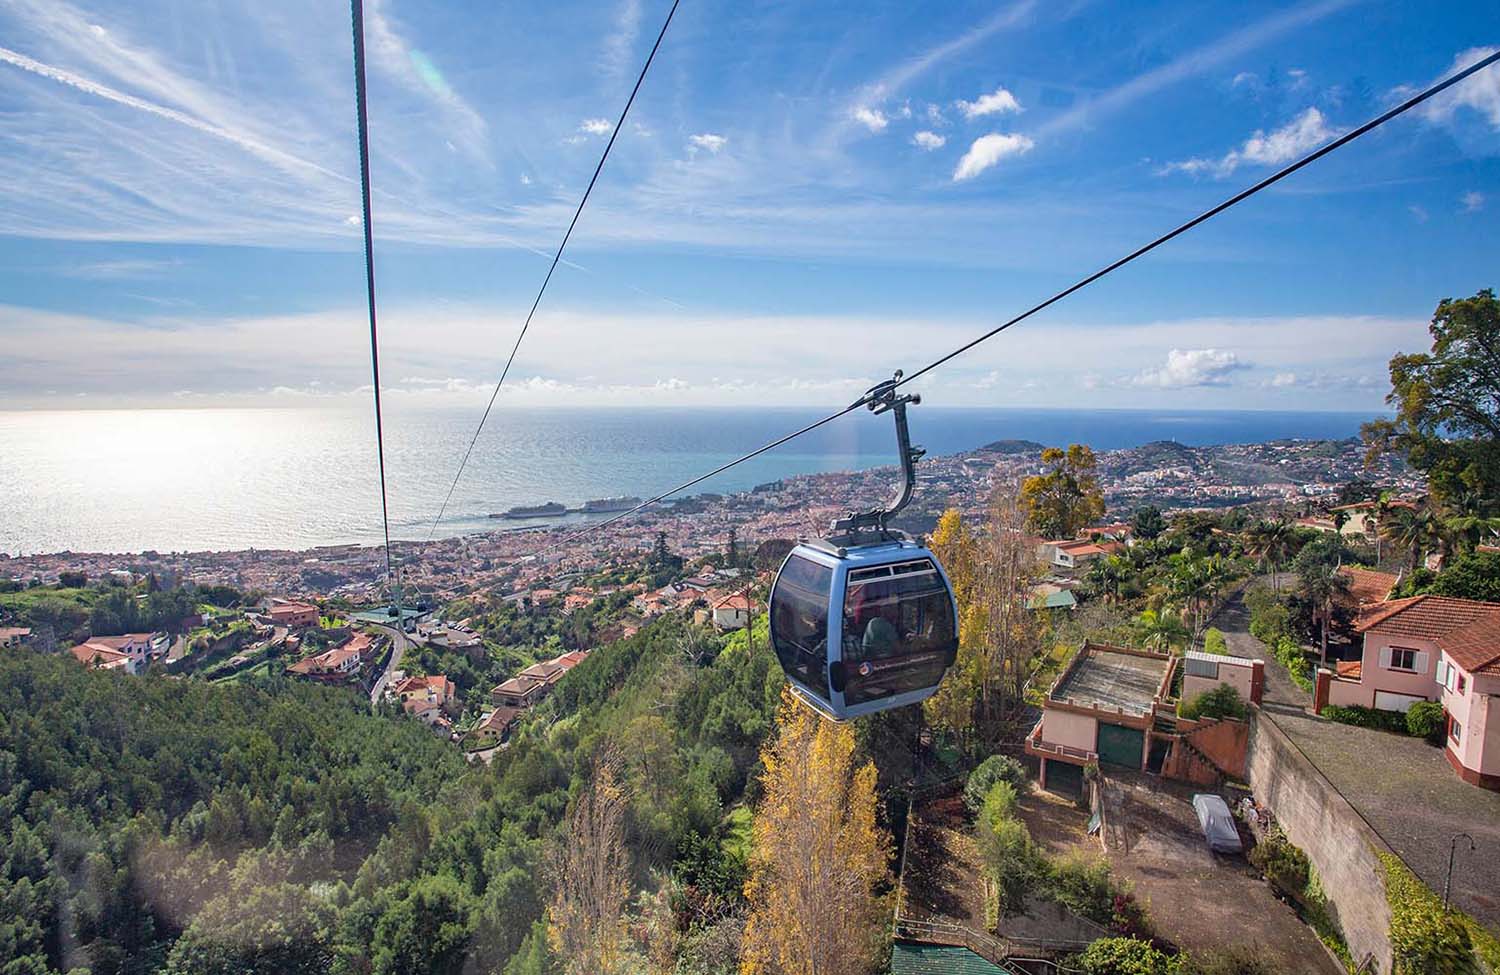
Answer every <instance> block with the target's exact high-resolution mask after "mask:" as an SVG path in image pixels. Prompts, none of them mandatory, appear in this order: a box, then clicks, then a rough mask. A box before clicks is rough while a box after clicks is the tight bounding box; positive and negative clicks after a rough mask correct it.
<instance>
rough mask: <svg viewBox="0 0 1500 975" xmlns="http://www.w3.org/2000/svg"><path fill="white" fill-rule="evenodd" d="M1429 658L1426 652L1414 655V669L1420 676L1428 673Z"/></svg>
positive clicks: (1421, 651) (1422, 651)
mask: <svg viewBox="0 0 1500 975" xmlns="http://www.w3.org/2000/svg"><path fill="white" fill-rule="evenodd" d="M1427 657H1428V654H1427V651H1426V650H1418V651H1417V652H1416V653H1415V654H1413V655H1412V658H1413V659H1412V669H1413V670H1415V671H1416V672H1417V673H1419V674H1425V673H1427Z"/></svg>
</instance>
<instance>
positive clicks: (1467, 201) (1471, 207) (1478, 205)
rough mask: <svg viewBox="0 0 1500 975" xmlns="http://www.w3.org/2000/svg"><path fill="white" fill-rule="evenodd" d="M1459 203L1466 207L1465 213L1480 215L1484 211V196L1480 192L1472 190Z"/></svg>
mask: <svg viewBox="0 0 1500 975" xmlns="http://www.w3.org/2000/svg"><path fill="white" fill-rule="evenodd" d="M1459 202H1461V203H1462V204H1463V205H1464V212H1465V213H1478V212H1479V211H1480V210H1483V209H1484V194H1483V193H1481V192H1479V191H1478V190H1470V191H1469V192H1467V193H1465V194H1464V195H1463V199H1462V200H1460V201H1459Z"/></svg>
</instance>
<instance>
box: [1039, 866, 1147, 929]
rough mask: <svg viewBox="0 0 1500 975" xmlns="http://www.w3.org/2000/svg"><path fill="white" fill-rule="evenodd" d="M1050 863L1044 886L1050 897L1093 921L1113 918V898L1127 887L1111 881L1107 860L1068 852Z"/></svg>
mask: <svg viewBox="0 0 1500 975" xmlns="http://www.w3.org/2000/svg"><path fill="white" fill-rule="evenodd" d="M1051 866H1052V869H1051V872H1050V876H1049V877H1048V878H1047V888H1048V893H1049V894H1050V895H1051V897H1052V899H1053V900H1055V901H1057V902H1058V903H1059V904H1061V905H1063V906H1064V907H1066V908H1067V909H1068V910H1070V911H1072V912H1073V913H1074V914H1077V915H1079V916H1081V917H1086V918H1088V919H1089V920H1090V921H1093V922H1094V923H1095V924H1109V923H1110V922H1111V921H1112V920H1114V914H1115V898H1116V896H1123V895H1125V894H1128V893H1129V890H1128V888H1126V887H1124V886H1122V885H1120V884H1117V883H1116V882H1115V879H1114V877H1113V876H1112V875H1111V874H1110V872H1109V863H1108V861H1105V860H1101V859H1097V858H1094V857H1090V856H1086V855H1084V854H1082V853H1071V854H1069V855H1067V856H1064V857H1062V858H1060V859H1057V860H1054V861H1053V862H1052V865H1051Z"/></svg>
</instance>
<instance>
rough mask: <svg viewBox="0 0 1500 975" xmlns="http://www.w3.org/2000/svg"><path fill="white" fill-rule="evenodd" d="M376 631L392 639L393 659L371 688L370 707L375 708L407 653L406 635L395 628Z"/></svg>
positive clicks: (381, 628)
mask: <svg viewBox="0 0 1500 975" xmlns="http://www.w3.org/2000/svg"><path fill="white" fill-rule="evenodd" d="M375 629H377V630H379V631H380V632H382V633H384V634H385V635H386V636H388V637H390V638H391V659H390V662H389V663H387V664H386V665H385V671H384V672H383V673H381V675H380V677H379V678H378V679H376V681H375V685H374V686H373V687H371V688H370V707H371V708H374V707H375V706H376V705H377V704H379V703H380V696H381V695H382V694H384V693H385V685H386V684H387V683H388V682H389V681H390V679H391V672H392V671H394V670H396V669H398V668H399V667H400V666H401V655H402V654H403V653H405V652H406V645H407V639H406V634H405V633H403V632H401V631H400V630H399V629H397V628H396V627H394V626H376V627H375Z"/></svg>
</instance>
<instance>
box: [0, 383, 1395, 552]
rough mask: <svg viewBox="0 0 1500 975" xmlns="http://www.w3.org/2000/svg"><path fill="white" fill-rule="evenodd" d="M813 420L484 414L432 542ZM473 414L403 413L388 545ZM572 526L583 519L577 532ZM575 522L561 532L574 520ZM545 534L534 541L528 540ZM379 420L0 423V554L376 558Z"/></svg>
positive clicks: (867, 445) (394, 419) (1152, 434)
mask: <svg viewBox="0 0 1500 975" xmlns="http://www.w3.org/2000/svg"><path fill="white" fill-rule="evenodd" d="M819 415H821V414H820V412H818V411H815V410H802V409H790V408H778V409H767V410H753V411H752V410H747V409H731V408H717V409H706V408H704V409H637V408H631V409H605V408H576V409H500V410H497V411H496V412H495V413H494V414H492V415H491V417H490V420H489V423H488V424H487V425H486V427H485V430H484V433H483V435H482V436H481V437H480V439H479V442H478V444H477V445H476V447H475V449H474V455H473V457H472V458H471V459H470V461H469V466H468V469H467V470H466V471H465V472H464V476H463V479H462V480H461V481H460V482H459V485H458V488H457V490H455V492H454V495H453V500H452V502H451V503H450V504H449V508H448V514H447V516H446V517H445V518H444V521H443V523H442V525H441V526H439V529H438V531H437V533H436V534H437V536H438V537H444V536H451V535H457V534H464V533H469V532H475V531H486V530H492V529H495V528H499V527H510V526H514V525H516V524H518V523H517V522H506V521H499V520H495V519H491V518H489V517H488V515H489V514H490V513H491V512H501V511H504V510H505V509H507V508H510V507H513V506H516V505H529V504H540V503H542V502H546V501H558V502H562V503H564V504H567V505H569V506H575V505H578V504H580V503H581V502H583V501H585V500H588V499H592V498H603V497H610V496H616V495H640V496H642V497H646V496H650V495H653V494H657V493H659V492H661V491H663V490H666V489H667V488H668V487H671V486H672V485H674V484H677V483H680V482H682V481H685V480H687V479H688V478H690V477H693V476H696V475H698V474H701V473H703V472H704V471H707V470H710V469H712V468H714V467H716V466H718V465H720V464H722V463H724V462H726V461H728V460H731V459H733V458H734V457H736V456H739V455H740V454H743V453H745V452H747V451H749V450H751V449H753V448H755V447H758V446H760V445H761V444H763V443H766V442H768V441H770V440H773V439H775V438H777V437H779V436H781V435H783V434H785V433H787V432H789V431H791V430H793V429H796V428H797V427H798V426H800V425H802V424H805V423H807V422H809V421H810V420H813V419H816V418H817V417H818V416H819ZM1367 419H1369V417H1368V416H1367V415H1365V414H1357V413H1292V412H1264V411H1183V412H1163V411H1146V410H1036V409H947V408H936V407H927V406H921V407H918V408H916V409H914V410H913V411H912V413H911V423H912V439H913V441H914V442H915V443H917V444H919V445H921V446H923V447H926V448H927V450H928V452H929V453H932V454H951V453H957V452H959V451H963V450H971V449H973V448H976V447H980V446H983V445H985V444H987V443H991V442H993V441H996V440H1035V441H1037V442H1040V443H1044V444H1067V443H1074V442H1078V443H1087V444H1089V445H1091V446H1092V447H1094V448H1095V449H1096V450H1111V449H1116V448H1120V447H1129V446H1136V445H1139V444H1143V443H1148V442H1150V441H1153V440H1176V441H1178V442H1181V443H1184V444H1189V445H1193V446H1202V445H1207V444H1220V443H1252V442H1258V441H1264V440H1274V439H1281V438H1289V437H1303V438H1340V437H1348V436H1353V435H1355V434H1356V433H1357V432H1358V430H1359V425H1360V423H1361V422H1363V421H1364V420H1367ZM477 422H478V414H477V412H476V411H474V410H471V409H464V410H459V409H443V410H431V409H428V410H420V411H417V410H410V411H392V412H390V413H388V415H387V417H386V424H385V426H386V469H387V471H386V473H387V483H388V488H389V497H390V508H391V531H392V536H393V537H395V538H401V539H422V538H425V537H427V534H428V529H429V527H430V525H431V523H432V519H433V517H434V516H435V515H436V514H437V510H438V506H439V505H440V504H441V503H442V499H443V495H444V494H445V493H446V492H447V490H448V485H449V484H450V483H451V481H452V479H453V473H454V471H455V470H456V469H457V466H458V463H459V460H460V458H461V457H462V456H463V450H464V448H465V447H466V446H467V444H468V442H469V438H470V437H471V436H472V435H473V431H474V425H475V424H476V423H477ZM892 463H895V446H894V434H893V431H892V424H891V421H890V419H889V417H879V418H876V417H872V416H870V415H868V414H865V413H863V412H861V413H858V414H854V415H851V416H848V417H845V418H843V419H842V420H839V421H836V422H834V423H832V424H829V425H828V426H826V427H823V428H821V429H819V430H817V431H814V432H813V433H811V434H808V435H807V436H805V437H802V438H800V439H799V440H796V441H793V442H792V443H790V444H787V445H785V446H783V447H780V448H778V449H776V450H774V451H771V452H768V453H766V454H764V455H762V456H760V457H758V458H756V459H755V460H753V461H750V462H748V463H745V464H743V465H741V466H739V467H737V468H735V469H734V470H732V471H730V472H728V473H726V474H723V475H721V476H719V477H717V478H715V479H713V480H711V481H708V482H705V483H704V484H703V485H701V486H700V487H699V488H697V489H696V490H698V491H719V492H727V491H736V490H744V489H747V488H750V487H753V486H755V485H756V484H761V483H764V482H767V481H773V480H776V479H778V478H781V477H786V476H789V475H793V474H805V473H811V472H817V471H838V470H853V469H857V468H864V467H873V466H880V465H884V464H892ZM568 517H569V519H576V518H579V517H581V516H568ZM563 520H568V519H563ZM527 524H532V522H527ZM380 535H381V529H380V496H379V490H378V473H377V465H376V457H375V438H374V420H373V418H372V417H371V416H370V414H369V411H368V410H365V411H342V410H312V409H296V410H252V409H218V410H213V409H210V410H113V411H112V410H77V411H57V412H47V411H34V412H9V413H7V412H0V552H6V553H8V554H11V555H18V554H26V553H37V552H56V551H64V550H72V551H95V552H138V551H145V550H156V551H160V552H173V551H199V550H225V549H241V548H251V547H254V548H310V547H312V546H315V545H327V544H339V543H345V542H364V543H371V542H375V541H378V540H379V539H380Z"/></svg>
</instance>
